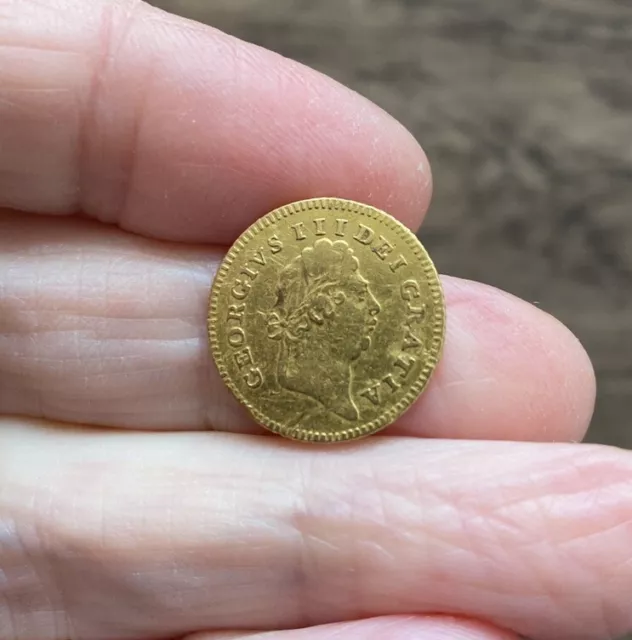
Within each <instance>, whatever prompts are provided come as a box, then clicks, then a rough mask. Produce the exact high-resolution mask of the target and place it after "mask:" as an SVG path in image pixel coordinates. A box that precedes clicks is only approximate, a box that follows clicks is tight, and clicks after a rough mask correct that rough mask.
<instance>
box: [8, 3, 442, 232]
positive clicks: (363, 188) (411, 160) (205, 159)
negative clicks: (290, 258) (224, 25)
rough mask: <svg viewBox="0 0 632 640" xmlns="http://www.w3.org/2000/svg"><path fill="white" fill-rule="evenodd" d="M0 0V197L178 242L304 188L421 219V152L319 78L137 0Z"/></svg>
mask: <svg viewBox="0 0 632 640" xmlns="http://www.w3.org/2000/svg"><path fill="white" fill-rule="evenodd" d="M0 5H2V11H0V122H2V123H3V126H2V128H0V206H5V207H11V208H14V209H20V210H28V211H35V212H49V213H73V212H81V213H85V214H87V215H89V216H90V217H93V218H97V219H99V220H102V221H105V222H110V223H116V224H118V225H119V226H121V227H122V228H124V229H126V230H129V231H133V232H136V233H139V234H143V235H147V236H152V237H157V238H162V239H168V240H177V241H187V242H212V243H229V242H231V241H232V240H234V239H235V237H236V236H237V235H239V233H240V232H241V231H243V229H244V228H245V227H246V226H248V225H249V224H250V223H251V222H253V220H254V219H255V218H257V217H259V216H260V215H262V214H264V213H266V212H267V211H269V210H271V209H273V208H275V207H277V206H279V205H280V204H284V203H287V202H291V201H294V200H298V199H302V198H309V197H314V196H338V197H345V198H349V199H355V200H361V201H364V202H367V203H368V204H372V205H374V206H377V207H379V208H381V209H385V210H387V211H389V212H390V213H392V214H393V215H394V216H396V217H397V218H399V219H400V220H401V221H402V222H404V223H405V224H406V225H408V226H410V227H412V228H416V227H417V226H418V225H419V224H420V222H421V219H422V217H423V214H424V213H425V211H426V209H427V207H428V203H429V200H430V194H431V178H430V171H429V168H428V163H427V160H426V157H425V155H424V153H423V151H422V150H421V149H420V147H419V145H418V144H417V142H416V141H415V139H414V138H413V137H412V136H411V135H410V133H408V132H407V131H406V130H405V129H404V128H403V127H402V126H401V125H400V124H398V123H397V122H396V121H395V120H394V119H392V118H391V117H390V116H388V115H387V114H385V113H384V112H383V111H382V110H381V109H379V108H378V107H376V106H375V105H373V104H372V103H371V102H369V101H368V100H365V99H364V98H362V97H361V96H359V95H358V94H356V93H354V92H352V91H350V90H348V89H346V88H345V87H343V86H341V85H339V84H338V83H336V82H334V81H333V80H331V79H329V78H327V77H325V76H323V75H321V74H319V73H317V72H315V71H313V70H311V69H308V68H306V67H304V66H302V65H300V64H298V63H296V62H293V61H290V60H287V59H285V58H282V57H281V56H278V55H276V54H274V53H272V52H269V51H266V50H264V49H261V48H259V47H257V46H254V45H251V44H247V43H244V42H241V41H239V40H237V39H235V38H232V37H230V36H227V35H225V34H223V33H220V32H218V31H216V30H213V29H211V28H208V27H205V26H203V25H200V24H197V23H194V22H191V21H187V20H184V19H181V18H177V17H175V16H170V15H169V14H166V13H164V12H161V11H159V10H157V9H154V8H152V7H150V6H148V5H146V4H144V3H141V2H138V1H131V0H95V1H94V2H90V3H85V2H83V0H57V1H54V0H44V1H43V2H38V3H27V2H24V3H22V2H21V3H8V4H7V3H2V2H0Z"/></svg>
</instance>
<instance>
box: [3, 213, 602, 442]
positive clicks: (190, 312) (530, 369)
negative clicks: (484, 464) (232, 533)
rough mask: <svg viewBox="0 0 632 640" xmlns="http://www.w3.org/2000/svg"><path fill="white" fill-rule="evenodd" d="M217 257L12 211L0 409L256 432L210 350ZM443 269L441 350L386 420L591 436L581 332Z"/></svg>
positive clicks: (449, 432)
mask: <svg viewBox="0 0 632 640" xmlns="http://www.w3.org/2000/svg"><path fill="white" fill-rule="evenodd" d="M44 239H45V241H44ZM221 257H222V254H221V252H220V251H219V250H212V249H209V250H201V249H195V248H186V247H181V248H180V249H177V250H176V249H173V248H172V247H169V248H165V247H164V246H163V245H161V244H159V243H157V242H153V241H147V240H141V239H139V238H134V237H133V236H128V235H127V234H124V233H122V232H120V231H117V230H115V229H102V228H100V227H98V226H97V225H92V224H86V223H85V222H80V221H78V220H67V221H56V222H54V221H51V220H48V219H46V218H37V219H35V220H34V221H31V220H25V219H24V217H21V216H19V215H15V214H14V215H8V216H6V215H5V216H4V217H3V216H0V288H1V289H2V296H0V412H2V413H5V414H22V415H29V416H33V417H45V418H50V419H55V420H63V421H68V422H74V423H84V424H95V425H104V426H116V427H132V428H146V429H204V428H213V429H217V430H222V431H246V432H253V433H258V432H259V431H260V430H259V429H258V428H257V427H255V426H254V424H253V422H252V420H251V419H250V418H249V416H248V415H247V414H246V412H245V410H243V409H242V408H241V407H240V406H239V405H238V404H237V402H236V401H235V400H234V399H233V397H232V395H231V394H230V392H229V391H228V389H227V388H226V386H225V385H224V383H223V382H222V380H221V379H220V378H219V375H218V374H217V372H216V369H215V367H214V365H213V364H212V362H211V359H210V356H209V355H208V345H207V334H206V328H205V327H206V315H207V300H208V293H209V289H210V284H211V280H212V278H213V274H214V272H215V270H216V269H217V265H218V263H219V261H220V260H221ZM443 282H444V288H445V293H446V297H447V305H448V333H447V338H446V348H445V353H444V357H443V360H442V362H441V364H440V366H439V369H438V371H437V372H436V374H435V376H434V378H433V380H432V382H431V385H430V387H429V388H428V390H427V391H426V393H425V394H424V395H423V396H422V399H421V400H420V401H419V402H417V403H416V404H415V405H414V406H413V408H412V409H411V410H410V411H409V412H408V413H406V414H405V415H404V416H403V417H402V418H401V419H400V421H399V423H398V424H397V425H396V426H394V427H392V428H391V429H390V430H389V432H388V433H389V434H404V435H423V436H433V437H443V438H477V439H479V438H487V439H513V440H569V439H572V440H574V439H580V438H581V437H582V436H583V435H584V432H585V430H586V428H587V425H588V423H589V421H590V416H591V413H592V408H593V402H594V378H593V373H592V369H591V367H590V363H589V361H588V359H587V357H586V355H585V353H584V351H583V349H581V347H580V346H579V344H578V343H577V341H576V340H575V338H574V337H573V336H572V335H571V334H570V333H569V332H568V331H567V330H566V329H565V328H564V327H563V326H562V325H560V324H559V323H558V322H557V321H555V320H554V319H553V318H551V317H550V316H548V315H547V314H545V313H542V312H541V311H539V310H538V309H536V308H535V307H532V306H531V305H528V304H526V303H524V302H522V301H520V300H518V299H516V298H514V297H512V296H509V295H507V294H504V293H501V292H499V291H497V290H495V289H492V288H490V287H485V286H483V285H478V284H474V283H470V282H466V281H462V280H457V279H453V278H444V281H443Z"/></svg>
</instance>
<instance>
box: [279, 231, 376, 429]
mask: <svg viewBox="0 0 632 640" xmlns="http://www.w3.org/2000/svg"><path fill="white" fill-rule="evenodd" d="M380 311H381V306H380V304H379V302H378V301H377V299H376V297H375V295H374V293H373V291H372V290H371V286H370V283H369V281H368V280H367V279H366V278H365V277H364V276H363V275H362V274H361V273H360V264H359V261H358V258H357V257H356V256H355V255H354V252H353V249H352V248H351V247H350V246H349V244H348V243H347V242H345V241H343V240H339V241H336V242H332V241H331V240H329V239H327V238H322V239H319V240H317V241H316V242H315V243H314V244H313V245H312V246H309V247H306V248H304V249H303V250H302V251H301V253H300V254H299V255H298V256H297V257H296V258H294V259H293V260H292V261H291V262H290V263H288V264H287V265H286V266H285V267H284V268H283V269H282V270H281V271H280V273H279V277H278V281H277V284H276V289H275V299H274V303H273V306H272V308H271V309H270V311H269V313H268V314H267V335H268V338H269V339H271V340H274V341H276V342H278V353H277V365H276V375H277V380H278V384H279V387H281V388H282V389H285V390H287V391H291V392H294V393H299V394H303V395H305V396H308V397H310V398H312V399H313V400H315V401H316V402H318V403H320V404H321V405H322V406H323V407H324V408H325V409H327V410H328V411H331V412H332V413H334V414H336V415H338V416H340V417H341V418H344V419H345V420H350V421H355V420H358V419H359V418H360V414H359V410H358V406H357V404H356V402H355V400H354V398H353V397H352V381H353V374H354V365H355V364H356V363H357V362H358V360H359V359H360V358H361V357H362V355H363V354H364V353H366V352H367V351H369V350H370V349H371V343H372V335H373V333H374V330H375V328H376V326H377V324H378V316H379V314H380Z"/></svg>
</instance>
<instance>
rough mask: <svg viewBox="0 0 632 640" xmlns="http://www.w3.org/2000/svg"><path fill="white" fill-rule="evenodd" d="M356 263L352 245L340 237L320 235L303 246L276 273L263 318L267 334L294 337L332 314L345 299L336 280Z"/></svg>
mask: <svg viewBox="0 0 632 640" xmlns="http://www.w3.org/2000/svg"><path fill="white" fill-rule="evenodd" d="M358 267H359V262H358V259H357V258H356V257H355V256H354V255H353V249H351V248H350V247H349V245H348V244H347V243H346V242H344V241H343V240H339V241H336V242H332V241H331V240H328V239H327V238H322V239H320V240H317V241H316V242H315V243H314V246H313V247H306V248H305V249H303V251H302V252H301V254H300V255H299V256H298V257H296V258H295V259H294V260H292V262H290V263H289V264H288V265H287V266H286V267H285V268H284V269H283V270H282V271H281V273H280V274H279V282H278V285H277V300H276V303H275V306H274V310H273V311H272V312H271V313H270V314H269V315H268V320H267V322H268V337H269V338H271V339H272V340H281V339H283V338H285V339H287V340H289V341H297V340H300V339H301V338H302V337H303V336H304V335H305V334H306V333H307V332H308V331H309V330H310V326H311V325H312V324H316V325H322V324H323V323H324V322H325V321H326V320H328V319H330V318H332V317H333V316H334V315H335V309H336V306H338V305H340V304H341V303H343V302H344V301H345V299H346V296H345V294H344V292H343V291H341V290H340V284H341V283H342V282H345V280H347V279H348V278H349V277H350V276H351V275H352V274H353V273H354V272H356V271H357V270H358Z"/></svg>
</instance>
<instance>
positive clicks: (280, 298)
mask: <svg viewBox="0 0 632 640" xmlns="http://www.w3.org/2000/svg"><path fill="white" fill-rule="evenodd" d="M208 331H209V340H210V344H211V351H212V354H213V357H214V359H215V363H216V364H217V368H218V370H219V373H220V375H221V377H222V378H223V380H224V381H225V382H226V384H227V385H228V387H229V388H230V389H231V391H232V392H233V394H234V395H235V396H236V397H237V399H238V400H239V401H240V402H241V403H242V404H244V405H245V406H246V407H247V409H248V410H249V411H250V413H251V414H252V416H253V417H254V419H255V420H256V421H257V422H258V423H259V424H261V425H263V426H264V427H266V428H268V429H270V430H272V431H274V432H275V433H278V434H280V435H282V436H285V437H288V438H292V439H294V440H307V441H311V442H339V441H345V440H352V439H355V438H361V437H363V436H367V435H369V434H372V433H375V432H376V431H378V430H380V429H382V428H383V427H386V426H387V425H389V424H391V423H392V422H393V421H394V420H395V419H396V418H397V417H399V416H400V415H401V414H402V413H403V412H404V411H406V409H407V408H408V407H409V406H410V405H411V404H412V403H413V401H414V400H415V399H416V398H417V397H418V396H419V394H420V393H421V392H422V391H423V389H424V388H425V386H426V384H427V382H428V379H429V378H430V376H431V374H432V372H433V370H434V368H435V366H436V365H437V362H438V361H439V358H440V356H441V351H442V347H443V341H444V335H445V304H444V298H443V292H442V289H441V285H440V282H439V278H438V275H437V272H436V270H435V267H434V265H433V263H432V261H431V260H430V258H429V257H428V254H427V253H426V251H425V249H424V248H423V246H422V245H421V243H420V242H419V240H418V239H417V238H416V236H415V235H414V234H413V233H412V232H411V231H409V230H408V229H407V228H406V227H404V226H403V225H402V224H401V223H399V222H398V221H397V220H395V219H394V218H393V217H392V216H390V215H388V214H387V213H384V212H382V211H379V210H378V209H375V208H373V207H370V206H367V205H363V204H359V203H357V202H352V201H349V200H340V199H334V198H320V199H314V200H304V201H301V202H295V203H293V204H288V205H287V206H284V207H281V208H279V209H276V210H275V211H272V212H271V213H268V214H267V215H266V216H264V217H263V218H261V219H260V220H258V221H257V222H255V223H254V224H253V225H252V226H251V227H250V228H249V229H247V230H246V231H245V232H244V233H243V234H242V235H241V236H240V237H239V238H238V239H237V241H236V242H235V243H234V245H233V246H232V247H231V249H230V250H229V252H228V254H227V255H226V257H225V258H224V261H223V262H222V264H221V266H220V268H219V271H218V273H217V276H216V278H215V282H214V284H213V287H212V291H211V297H210V304H209V323H208Z"/></svg>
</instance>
